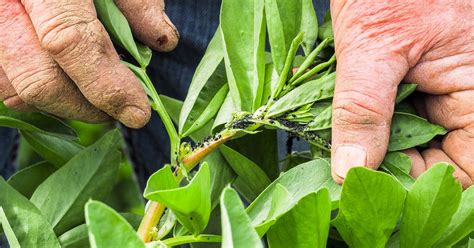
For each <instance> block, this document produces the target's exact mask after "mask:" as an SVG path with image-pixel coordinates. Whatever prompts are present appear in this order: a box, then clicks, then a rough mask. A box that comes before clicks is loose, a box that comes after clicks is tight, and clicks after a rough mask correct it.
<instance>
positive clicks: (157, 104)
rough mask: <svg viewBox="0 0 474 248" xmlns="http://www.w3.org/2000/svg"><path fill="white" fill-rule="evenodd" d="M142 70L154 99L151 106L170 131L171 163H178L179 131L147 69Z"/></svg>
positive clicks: (167, 130) (151, 96) (168, 131)
mask: <svg viewBox="0 0 474 248" xmlns="http://www.w3.org/2000/svg"><path fill="white" fill-rule="evenodd" d="M142 70H143V75H144V77H143V79H144V83H145V85H146V86H147V88H148V90H149V93H150V98H151V100H152V103H151V108H152V109H153V110H155V111H156V112H157V113H158V115H159V116H160V118H161V121H162V122H163V124H164V125H165V129H166V132H167V133H168V136H169V138H170V142H171V163H172V164H176V163H177V161H178V160H177V158H178V151H179V143H180V139H179V135H178V132H177V131H176V128H175V127H174V124H173V121H172V120H171V117H170V116H169V114H168V111H166V108H165V106H164V104H163V102H162V101H161V98H160V96H159V95H158V93H157V92H156V89H155V87H154V86H153V83H152V82H151V80H150V78H149V77H148V75H147V73H146V71H145V70H144V69H142Z"/></svg>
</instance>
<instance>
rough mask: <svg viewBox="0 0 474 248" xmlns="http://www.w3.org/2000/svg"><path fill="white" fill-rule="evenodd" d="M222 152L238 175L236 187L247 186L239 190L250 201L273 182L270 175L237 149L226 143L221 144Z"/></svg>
mask: <svg viewBox="0 0 474 248" xmlns="http://www.w3.org/2000/svg"><path fill="white" fill-rule="evenodd" d="M220 152H221V154H222V155H223V156H224V158H225V160H226V161H227V163H228V164H229V165H230V167H231V168H232V170H233V171H234V172H235V174H236V175H237V178H236V180H235V182H234V183H237V182H238V184H237V185H236V187H237V186H239V185H241V186H245V188H244V189H242V190H239V191H240V192H241V194H242V195H243V196H244V197H245V198H246V199H247V200H248V201H253V200H255V198H256V197H257V196H258V195H259V194H260V193H261V192H262V191H263V190H264V189H265V188H266V187H267V186H268V185H269V184H270V183H271V181H270V179H269V178H268V176H267V175H266V174H265V172H264V171H263V170H262V169H261V168H260V167H259V166H258V165H256V164H255V163H254V162H252V161H251V160H250V159H248V158H246V157H245V156H244V155H242V154H240V153H239V152H237V151H236V150H234V149H232V148H230V147H228V146H226V145H221V146H220Z"/></svg>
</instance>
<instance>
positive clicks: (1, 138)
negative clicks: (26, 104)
mask: <svg viewBox="0 0 474 248" xmlns="http://www.w3.org/2000/svg"><path fill="white" fill-rule="evenodd" d="M16 136H17V133H16V130H14V129H11V128H0V176H2V177H3V178H5V179H7V178H8V177H9V176H10V175H11V174H12V173H13V172H14V166H13V158H14V152H15V151H14V150H15V148H16V146H15V140H16Z"/></svg>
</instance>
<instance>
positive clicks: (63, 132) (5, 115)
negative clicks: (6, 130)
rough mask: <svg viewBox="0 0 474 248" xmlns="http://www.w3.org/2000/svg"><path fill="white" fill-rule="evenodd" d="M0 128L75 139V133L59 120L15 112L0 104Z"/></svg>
mask: <svg viewBox="0 0 474 248" xmlns="http://www.w3.org/2000/svg"><path fill="white" fill-rule="evenodd" d="M0 126H3V127H11V128H18V129H20V130H26V131H31V132H40V133H44V134H50V135H53V136H56V137H59V138H63V139H68V140H73V139H76V138H77V136H76V132H75V131H74V130H73V129H72V128H71V127H69V126H68V125H66V124H65V123H64V122H62V121H61V120H60V119H58V118H56V117H53V116H49V115H45V114H41V113H32V112H16V111H13V110H11V109H8V108H7V107H6V106H5V104H4V103H3V102H0Z"/></svg>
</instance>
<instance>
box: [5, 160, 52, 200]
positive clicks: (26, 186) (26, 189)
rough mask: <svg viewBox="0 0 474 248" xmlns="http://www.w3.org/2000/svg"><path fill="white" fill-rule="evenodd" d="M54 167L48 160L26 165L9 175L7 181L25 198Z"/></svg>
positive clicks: (30, 194)
mask: <svg viewBox="0 0 474 248" xmlns="http://www.w3.org/2000/svg"><path fill="white" fill-rule="evenodd" d="M55 171H56V168H55V167H54V166H53V165H51V164H50V163H48V162H39V163H37V164H34V165H31V166H28V167H26V168H24V169H22V170H20V171H18V172H16V173H15V174H13V176H11V177H10V178H9V179H8V181H7V183H8V184H9V185H10V186H12V187H13V188H14V189H15V190H16V191H18V192H19V193H21V194H22V195H24V196H25V197H27V198H30V197H31V196H32V195H33V192H34V191H35V190H36V188H37V187H38V186H39V185H40V184H41V183H42V182H43V181H44V180H46V178H48V177H49V176H50V175H51V174H53V172H55Z"/></svg>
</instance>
